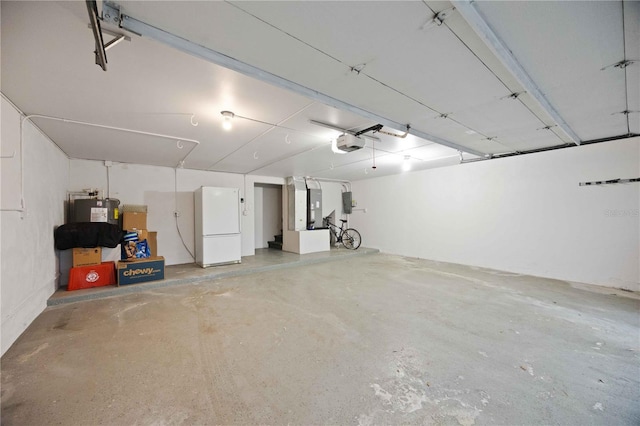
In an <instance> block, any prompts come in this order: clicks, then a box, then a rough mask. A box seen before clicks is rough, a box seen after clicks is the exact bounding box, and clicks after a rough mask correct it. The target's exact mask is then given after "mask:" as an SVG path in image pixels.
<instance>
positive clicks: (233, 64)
mask: <svg viewBox="0 0 640 426" xmlns="http://www.w3.org/2000/svg"><path fill="white" fill-rule="evenodd" d="M111 6H112V7H113V6H115V5H114V4H113V3H111ZM118 21H119V24H120V27H122V28H123V29H125V30H127V31H131V32H133V33H135V34H140V35H141V36H144V37H149V38H151V39H154V40H156V41H159V42H161V43H164V44H166V45H169V46H171V47H173V48H176V49H178V50H181V51H183V52H186V53H189V54H191V55H193V56H196V57H199V58H201V59H204V60H206V61H208V62H211V63H214V64H216V65H220V66H222V67H225V68H228V69H230V70H233V71H236V72H239V73H240V74H244V75H246V76H249V77H252V78H255V79H257V80H261V81H263V82H265V83H268V84H271V85H273V86H276V87H279V88H282V89H286V90H290V91H292V92H294V93H297V94H299V95H302V96H305V97H307V98H310V99H313V100H316V101H319V102H322V103H324V104H325V105H328V106H331V107H334V108H337V109H340V110H343V111H349V112H352V113H354V114H357V115H359V116H361V117H364V118H368V119H370V120H371V121H374V122H376V123H380V124H382V125H384V126H386V127H389V128H392V129H394V130H398V131H401V132H406V131H408V132H409V133H410V134H412V135H414V136H417V137H419V138H422V139H426V140H428V141H431V142H435V143H438V144H440V145H444V146H447V147H449V148H453V149H456V150H458V151H464V152H467V153H469V154H473V155H477V156H480V157H486V156H487V154H486V153H483V152H479V151H476V150H474V149H472V148H467V147H465V146H462V145H458V144H456V143H454V142H451V141H449V140H446V139H443V138H440V137H438V136H435V135H431V134H429V133H426V132H422V131H420V130H416V129H414V128H408V126H407V124H406V123H398V122H396V121H393V120H390V119H388V118H386V117H382V116H380V115H377V114H375V113H372V112H370V111H367V110H365V109H363V108H360V107H358V106H355V105H352V104H349V103H346V102H344V101H341V100H339V99H336V98H334V97H332V96H329V95H326V94H324V93H321V92H318V91H317V90H313V89H310V88H308V87H305V86H303V85H301V84H298V83H295V82H293V81H290V80H287V79H285V78H283V77H280V76H278V75H275V74H272V73H270V72H268V71H265V70H262V69H260V68H257V67H254V66H253V65H249V64H247V63H245V62H242V61H239V60H237V59H235V58H232V57H230V56H227V55H225V54H223V53H220V52H217V51H215V50H213V49H210V48H208V47H204V46H201V45H199V44H197V43H194V42H192V41H190V40H187V39H184V38H182V37H179V36H177V35H175V34H172V33H169V32H167V31H164V30H162V29H160V28H156V27H154V26H152V25H149V24H147V23H145V22H143V21H140V20H138V19H136V18H133V17H131V16H128V15H125V14H122V15H121V16H120V19H119V20H118Z"/></svg>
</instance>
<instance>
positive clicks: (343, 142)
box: [336, 133, 365, 152]
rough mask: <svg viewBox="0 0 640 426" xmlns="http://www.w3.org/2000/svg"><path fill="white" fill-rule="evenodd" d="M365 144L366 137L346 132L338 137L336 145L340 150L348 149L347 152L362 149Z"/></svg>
mask: <svg viewBox="0 0 640 426" xmlns="http://www.w3.org/2000/svg"><path fill="white" fill-rule="evenodd" d="M364 144H365V141H364V139H362V138H360V137H357V136H354V135H350V134H348V133H344V134H342V135H340V136H338V139H337V140H336V147H337V148H338V149H339V150H340V151H346V152H351V151H356V150H358V149H362V148H364Z"/></svg>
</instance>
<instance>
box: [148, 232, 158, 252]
mask: <svg viewBox="0 0 640 426" xmlns="http://www.w3.org/2000/svg"><path fill="white" fill-rule="evenodd" d="M148 234H149V235H147V244H148V245H149V250H151V256H157V255H158V233H157V232H156V231H149V232H148Z"/></svg>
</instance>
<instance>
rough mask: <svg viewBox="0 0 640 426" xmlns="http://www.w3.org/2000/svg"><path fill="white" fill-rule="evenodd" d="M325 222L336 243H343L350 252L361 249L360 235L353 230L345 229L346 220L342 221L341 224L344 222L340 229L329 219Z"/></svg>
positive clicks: (326, 218)
mask: <svg viewBox="0 0 640 426" xmlns="http://www.w3.org/2000/svg"><path fill="white" fill-rule="evenodd" d="M324 222H325V224H326V226H327V227H328V228H329V231H330V232H331V234H332V235H333V237H334V238H335V240H336V243H342V245H343V246H345V248H348V249H349V250H357V249H358V247H360V243H361V242H362V238H361V237H360V233H359V232H358V231H357V230H355V229H353V228H346V229H345V224H346V223H347V221H346V220H344V219H340V222H342V225H340V227H338V226H337V225H336V224H334V223H331V222H330V221H329V218H328V217H325V218H324Z"/></svg>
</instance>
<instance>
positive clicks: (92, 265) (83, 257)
mask: <svg viewBox="0 0 640 426" xmlns="http://www.w3.org/2000/svg"><path fill="white" fill-rule="evenodd" d="M115 283H116V277H115V264H114V262H102V247H94V248H74V249H73V266H72V268H71V270H70V271H69V281H68V282H67V290H69V291H71V290H81V289H84V288H91V287H101V286H105V285H114V284H115Z"/></svg>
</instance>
